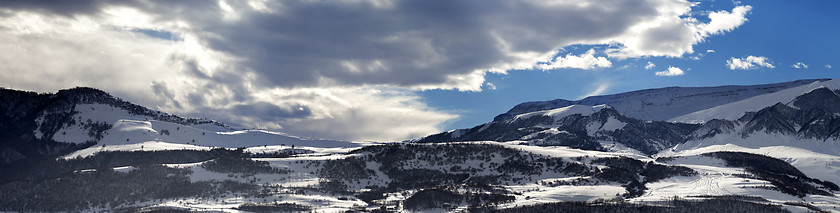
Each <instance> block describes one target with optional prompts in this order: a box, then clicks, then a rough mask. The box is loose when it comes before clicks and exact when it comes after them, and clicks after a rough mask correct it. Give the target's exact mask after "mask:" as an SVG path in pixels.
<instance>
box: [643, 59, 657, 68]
mask: <svg viewBox="0 0 840 213" xmlns="http://www.w3.org/2000/svg"><path fill="white" fill-rule="evenodd" d="M654 67H656V64H653V63H650V61H648V62H647V65H645V69H646V70H649V69H652V68H654Z"/></svg>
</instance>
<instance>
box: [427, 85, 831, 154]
mask: <svg viewBox="0 0 840 213" xmlns="http://www.w3.org/2000/svg"><path fill="white" fill-rule="evenodd" d="M838 94H840V82H838V81H837V80H828V79H814V80H799V81H792V82H785V83H777V84H765V85H754V86H721V87H694V88H680V87H669V88H661V89H648V90H641V91H633V92H627V93H621V94H616V95H606V96H595V97H588V98H585V99H583V100H579V101H567V100H562V99H557V100H552V101H546V102H528V103H523V104H519V105H517V106H515V107H513V109H511V110H509V111H508V112H506V113H504V114H501V115H499V116H496V118H495V119H494V120H493V121H492V122H489V123H486V124H482V125H479V126H476V127H473V128H470V129H457V130H452V131H448V132H443V133H439V134H435V135H431V136H427V137H425V138H421V139H418V140H415V142H454V141H502V142H504V141H522V142H524V143H527V144H530V145H538V146H555V145H562V146H569V147H574V148H580V149H589V150H602V151H632V152H639V153H642V154H646V155H653V154H657V153H659V152H661V151H663V150H668V149H672V148H675V146H679V145H681V144H695V146H699V145H702V144H707V145H708V144H712V143H714V142H715V141H724V140H725V141H726V143H732V144H742V143H743V144H750V145H751V146H762V145H765V146H770V145H781V144H780V143H778V142H774V141H767V142H766V143H764V144H756V143H760V142H756V140H763V139H765V138H767V137H770V136H775V135H778V136H784V137H787V138H791V140H796V141H798V143H799V144H792V145H794V146H797V147H803V148H807V149H809V150H812V151H817V152H828V153H831V154H833V153H837V152H838V151H840V119H838V114H837V113H838V112H840V95H838ZM757 138H761V139H757ZM788 145H791V144H788ZM682 147H685V146H684V145H683V146H682Z"/></svg>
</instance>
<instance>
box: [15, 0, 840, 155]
mask: <svg viewBox="0 0 840 213" xmlns="http://www.w3.org/2000/svg"><path fill="white" fill-rule="evenodd" d="M838 4H840V2H837V1H803V2H795V3H792V2H784V1H740V2H739V1H734V2H733V1H684V0H638V1H637V0H597V1H582V0H499V1H495V0H453V1H427V0H418V1H400V0H329V1H320V0H285V1H270V0H247V1H245V0H241V1H240V0H237V1H233V0H219V1H206V0H201V1H198V0H196V1H148V0H137V1H130V0H126V1H101V0H74V1H70V0H53V1H33V0H6V1H0V40H2V41H3V42H0V49H2V50H3V51H0V86H3V87H7V88H15V89H24V90H33V91H39V92H55V91H57V90H59V89H63V88H71V87H74V86H89V87H95V88H99V89H103V90H105V91H108V92H110V93H112V94H114V95H116V96H119V97H122V98H123V99H126V100H129V101H132V102H135V103H138V104H142V105H145V106H149V107H151V108H154V109H158V110H162V111H166V112H170V113H176V114H180V115H186V116H192V117H209V118H213V119H216V120H220V121H223V122H227V123H230V124H232V125H235V126H241V127H247V128H264V129H271V130H278V131H283V132H287V133H290V134H293V135H300V136H308V137H318V138H328V139H345V140H378V141H383V140H404V139H410V138H415V137H420V136H424V135H427V134H431V133H435V132H439V131H442V130H447V129H452V128H466V127H471V126H474V125H477V124H479V123H483V122H487V121H490V120H491V119H492V117H493V116H495V115H496V114H499V113H503V112H504V111H506V110H507V109H509V108H510V107H512V106H514V105H516V104H518V103H521V102H525V101H538V100H550V99H556V98H564V99H572V100H574V99H580V98H583V97H586V96H590V95H599V94H611V93H618V92H625V91H631V90H637V89H646V88H656V87H666V86H715V85H725V84H758V83H773V82H781V81H790V80H796V79H804V78H836V76H837V74H836V73H837V71H835V70H836V69H838V68H840V67H837V68H832V65H833V63H835V62H834V61H836V60H837V59H840V42H838V41H837V39H836V38H837V37H838V34H840V28H838V26H837V24H836V23H840V15H836V13H835V12H834V11H831V10H832V9H835V8H838V6H840V5H838ZM837 65H838V66H840V63H837Z"/></svg>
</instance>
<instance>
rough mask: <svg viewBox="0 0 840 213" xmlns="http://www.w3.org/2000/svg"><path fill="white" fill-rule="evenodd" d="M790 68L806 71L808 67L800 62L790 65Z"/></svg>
mask: <svg viewBox="0 0 840 213" xmlns="http://www.w3.org/2000/svg"><path fill="white" fill-rule="evenodd" d="M791 67H793V68H796V69H808V65H807V64H805V63H802V62H801V61H800V62H796V63H795V64H793V65H791Z"/></svg>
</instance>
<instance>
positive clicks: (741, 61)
mask: <svg viewBox="0 0 840 213" xmlns="http://www.w3.org/2000/svg"><path fill="white" fill-rule="evenodd" d="M726 66H727V67H729V69H731V70H736V69H741V70H749V69H758V68H761V67H765V68H771V69H772V68H776V66H773V64H771V63H770V59H768V58H767V57H764V56H747V57H746V58H735V57H732V58H729V60H727V61H726Z"/></svg>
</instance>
